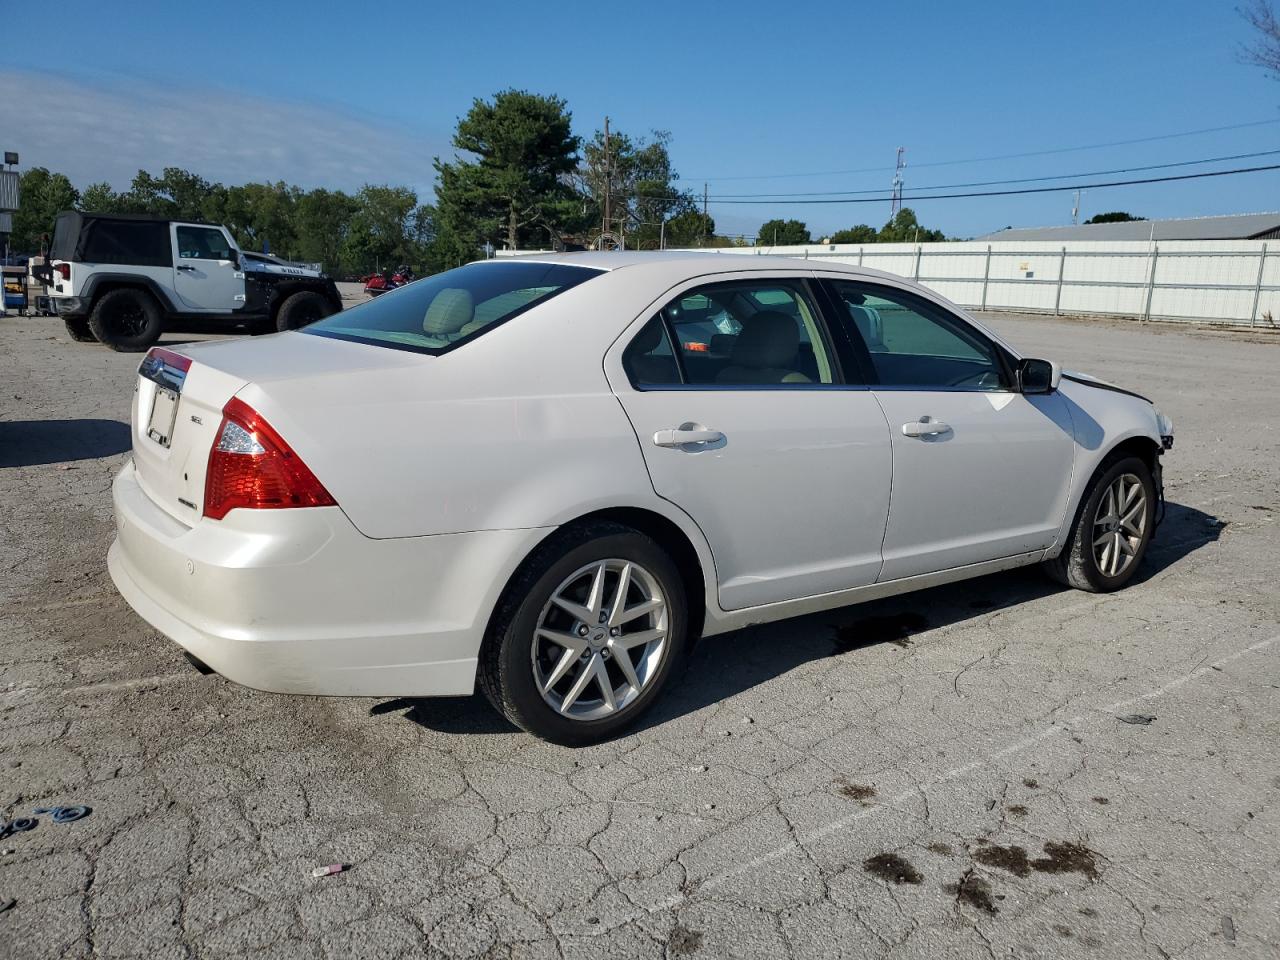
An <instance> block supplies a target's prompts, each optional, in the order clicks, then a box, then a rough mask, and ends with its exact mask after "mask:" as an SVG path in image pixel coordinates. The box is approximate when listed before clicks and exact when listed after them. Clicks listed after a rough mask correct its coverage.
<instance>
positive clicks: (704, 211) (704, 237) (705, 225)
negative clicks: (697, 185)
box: [702, 181, 707, 247]
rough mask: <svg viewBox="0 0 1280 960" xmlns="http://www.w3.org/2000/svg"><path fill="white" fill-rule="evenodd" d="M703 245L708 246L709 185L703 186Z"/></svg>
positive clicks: (704, 184) (704, 183)
mask: <svg viewBox="0 0 1280 960" xmlns="http://www.w3.org/2000/svg"><path fill="white" fill-rule="evenodd" d="M702 245H703V246H704V247H705V246H706V245H707V184H706V182H705V181H704V182H703V184H702Z"/></svg>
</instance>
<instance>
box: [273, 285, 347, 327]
mask: <svg viewBox="0 0 1280 960" xmlns="http://www.w3.org/2000/svg"><path fill="white" fill-rule="evenodd" d="M332 312H333V311H332V310H331V309H329V301H327V300H326V299H325V298H324V297H322V296H321V295H320V294H318V293H316V292H315V291H314V290H299V291H298V292H297V293H295V294H293V295H291V296H290V297H289V298H288V299H287V300H285V302H284V303H282V304H280V309H279V310H278V311H276V329H277V330H279V331H281V332H283V331H285V330H297V329H299V328H301V327H305V326H306V325H307V324H309V323H315V322H316V321H317V320H323V319H324V318H325V317H327V316H329V314H331V313H332Z"/></svg>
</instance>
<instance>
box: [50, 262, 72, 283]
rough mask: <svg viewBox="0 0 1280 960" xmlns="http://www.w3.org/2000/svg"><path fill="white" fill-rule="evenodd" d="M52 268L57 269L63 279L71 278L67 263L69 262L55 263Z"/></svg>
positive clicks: (69, 265) (69, 266)
mask: <svg viewBox="0 0 1280 960" xmlns="http://www.w3.org/2000/svg"><path fill="white" fill-rule="evenodd" d="M53 269H54V270H56V271H58V276H60V277H61V278H62V279H63V280H70V279H71V264H69V263H55V264H54V265H53Z"/></svg>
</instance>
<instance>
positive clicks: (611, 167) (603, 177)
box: [574, 130, 697, 249]
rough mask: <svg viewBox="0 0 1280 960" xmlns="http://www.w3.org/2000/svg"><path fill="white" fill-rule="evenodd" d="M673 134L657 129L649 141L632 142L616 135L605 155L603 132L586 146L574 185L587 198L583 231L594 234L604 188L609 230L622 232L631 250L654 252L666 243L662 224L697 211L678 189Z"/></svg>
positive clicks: (688, 195)
mask: <svg viewBox="0 0 1280 960" xmlns="http://www.w3.org/2000/svg"><path fill="white" fill-rule="evenodd" d="M670 143H671V134H669V133H667V132H666V131H665V130H654V131H653V134H652V139H651V140H643V139H641V140H632V139H631V137H629V136H627V134H625V133H622V132H620V131H612V132H610V134H609V149H608V152H607V153H606V151H605V144H604V133H603V132H601V131H597V132H596V135H595V136H594V137H593V138H592V139H591V140H590V141H588V142H587V143H586V144H585V145H584V147H583V151H582V152H583V163H582V165H581V166H580V167H579V168H578V171H577V173H576V174H575V177H574V184H575V186H576V187H577V189H578V191H579V193H581V194H582V195H583V197H584V198H585V199H586V201H587V202H586V203H585V204H584V205H583V206H584V211H583V214H582V221H583V222H582V226H581V227H580V229H581V230H583V231H584V232H594V231H595V230H596V229H597V228H598V226H599V224H600V223H601V220H602V218H603V213H604V198H605V192H606V186H607V187H608V193H609V198H610V204H609V213H610V221H611V222H610V223H609V230H610V231H613V232H616V233H621V234H622V235H623V236H624V237H625V238H626V244H627V246H628V247H633V248H635V249H656V248H657V247H658V246H659V245H660V243H661V242H662V239H663V232H664V231H663V222H664V221H667V220H670V219H671V218H672V217H678V216H680V215H682V214H686V213H690V212H695V211H696V210H697V202H696V200H695V198H694V196H693V195H692V194H691V193H689V192H688V191H682V190H680V189H679V188H678V186H677V181H678V180H679V179H680V175H679V174H678V173H676V171H675V170H674V168H673V167H672V165H671V155H670V152H669V145H670Z"/></svg>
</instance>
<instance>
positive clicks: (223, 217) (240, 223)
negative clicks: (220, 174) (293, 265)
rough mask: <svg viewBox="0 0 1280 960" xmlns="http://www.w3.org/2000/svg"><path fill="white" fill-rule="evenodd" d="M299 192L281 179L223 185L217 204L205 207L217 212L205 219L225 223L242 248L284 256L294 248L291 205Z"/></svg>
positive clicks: (294, 227)
mask: <svg viewBox="0 0 1280 960" xmlns="http://www.w3.org/2000/svg"><path fill="white" fill-rule="evenodd" d="M300 193H301V191H300V190H299V189H298V188H297V187H293V186H290V185H289V184H287V183H285V182H284V181H280V182H278V183H246V184H244V185H243V186H239V187H227V188H226V191H225V196H224V197H223V198H222V199H221V200H220V201H219V202H218V203H217V204H209V205H207V206H206V210H207V212H208V213H210V214H213V213H216V214H217V215H216V216H209V217H208V219H209V220H212V221H216V222H220V223H224V224H226V226H227V228H228V229H230V230H231V233H232V235H233V236H234V237H235V238H236V243H238V244H239V245H240V248H241V249H243V250H267V249H270V251H271V252H272V253H274V254H276V255H277V256H281V257H286V258H287V257H289V256H291V255H293V253H294V252H295V251H296V247H297V240H298V235H297V230H296V226H295V207H296V206H297V202H298V196H299V194H300ZM211 196H212V197H215V198H216V197H217V196H218V194H217V193H216V192H215V193H214V194H212V195H211ZM210 207H216V208H217V209H209V208H210Z"/></svg>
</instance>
